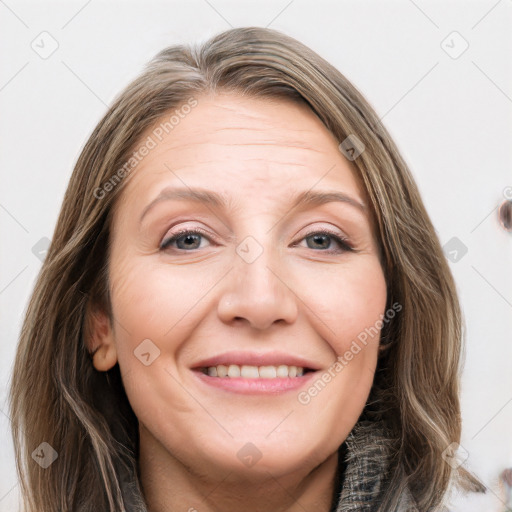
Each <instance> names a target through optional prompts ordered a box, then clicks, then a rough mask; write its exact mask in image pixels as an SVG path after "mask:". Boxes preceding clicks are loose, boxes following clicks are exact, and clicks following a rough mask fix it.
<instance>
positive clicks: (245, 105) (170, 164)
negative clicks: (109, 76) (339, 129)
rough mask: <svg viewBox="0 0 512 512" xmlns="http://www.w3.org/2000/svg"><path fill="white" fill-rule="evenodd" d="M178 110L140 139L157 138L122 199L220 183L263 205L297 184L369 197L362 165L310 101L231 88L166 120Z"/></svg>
mask: <svg viewBox="0 0 512 512" xmlns="http://www.w3.org/2000/svg"><path fill="white" fill-rule="evenodd" d="M171 115H172V112H171V113H170V114H169V115H167V114H166V115H165V116H163V117H162V118H161V119H160V120H159V121H158V122H156V123H155V124H154V125H153V126H152V127H150V128H149V129H148V130H146V132H145V133H144V134H143V135H142V137H141V138H140V140H141V141H147V140H149V139H151V141H152V143H151V146H153V147H152V149H151V150H150V151H149V153H148V154H147V155H146V156H145V157H144V158H143V159H142V160H141V162H140V163H139V164H138V165H137V167H136V169H135V170H134V172H133V175H132V176H131V177H130V180H129V183H127V184H126V185H127V186H126V187H125V190H123V193H122V197H121V200H120V202H121V203H126V202H127V201H128V200H130V201H129V202H131V199H133V198H136V197H137V198H144V200H149V199H150V198H151V197H152V196H154V195H155V194H156V193H157V192H158V191H159V190H160V189H161V188H162V186H163V185H166V186H168V185H179V186H201V187H206V188H213V189H216V190H218V191H219V192H221V193H223V194H224V195H226V196H231V195H243V196H245V197H247V198H252V199H256V198H257V199H258V200H259V201H262V202H264V200H265V199H269V200H270V199H272V198H274V199H275V198H276V192H278V191H283V190H288V191H289V190H290V187H292V188H295V187H297V190H298V191H303V190H305V189H310V188H312V187H315V186H317V185H318V186H319V187H320V188H324V189H325V188H326V187H331V188H333V187H334V188H336V189H338V190H343V191H344V192H347V193H352V195H354V196H355V197H357V198H359V199H360V200H361V201H364V196H365V194H364V190H363V187H362V184H361V181H360V179H359V178H358V175H357V171H356V169H355V167H354V166H353V164H352V163H351V162H349V161H348V160H346V159H345V158H344V156H343V155H342V154H341V152H340V151H339V149H338V144H339V142H338V141H337V140H336V139H335V137H334V136H333V135H332V134H331V133H330V132H329V131H328V130H327V128H326V127H325V126H324V124H323V123H322V122H321V121H320V119H318V117H317V116H316V115H315V114H314V113H313V112H312V111H311V109H309V108H308V107H307V106H306V105H304V104H299V103H297V102H293V101H291V100H284V99H269V98H254V97H243V96H240V95H237V94H234V93H229V94H226V93H225V94H217V95H211V96H200V97H198V98H197V106H196V107H195V108H193V109H191V110H190V112H189V113H188V114H186V115H182V116H180V117H179V122H178V123H177V124H173V125H170V124H167V125H166V124H165V122H166V121H168V120H169V118H170V117H171ZM175 119H178V117H176V116H175ZM162 127H163V128H164V129H162ZM135 149H137V145H136V147H135Z"/></svg>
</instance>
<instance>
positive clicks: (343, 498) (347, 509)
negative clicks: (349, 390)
mask: <svg viewBox="0 0 512 512" xmlns="http://www.w3.org/2000/svg"><path fill="white" fill-rule="evenodd" d="M345 443H346V450H345V453H344V458H345V461H346V467H345V469H344V472H343V477H342V484H341V488H339V489H337V492H336V502H335V507H334V508H333V509H332V510H333V511H335V512H377V511H379V512H381V509H379V506H380V503H381V499H382V492H383V491H384V490H385V485H386V480H385V477H386V475H387V473H388V466H389V461H390V457H391V455H392V454H391V450H390V439H389V436H388V435H387V434H386V431H385V430H384V429H383V428H382V427H381V426H380V425H379V424H378V423H375V422H370V421H365V420H360V421H359V422H358V423H357V424H356V425H355V427H354V428H353V429H352V431H351V432H350V434H349V435H348V437H347V439H346V441H345ZM383 512H418V508H417V507H416V505H415V504H414V499H413V497H412V495H411V494H410V492H409V491H408V490H406V491H405V492H404V493H402V495H401V496H400V498H399V500H398V504H397V506H396V508H394V509H393V510H386V511H383Z"/></svg>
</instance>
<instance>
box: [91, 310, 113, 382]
mask: <svg viewBox="0 0 512 512" xmlns="http://www.w3.org/2000/svg"><path fill="white" fill-rule="evenodd" d="M88 323H89V328H88V332H89V334H88V338H89V339H87V340H86V343H87V346H88V349H89V351H90V353H91V354H92V362H93V365H94V368H96V370H98V371H100V372H106V371H108V370H110V369H111V368H112V367H113V366H114V365H115V364H116V363H117V350H116V344H115V342H114V331H113V329H112V325H111V323H110V319H109V317H108V315H107V314H105V313H104V312H103V311H102V310H99V309H94V308H93V309H91V310H90V313H89V319H88Z"/></svg>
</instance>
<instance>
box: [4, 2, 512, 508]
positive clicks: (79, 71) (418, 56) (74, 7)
mask: <svg viewBox="0 0 512 512" xmlns="http://www.w3.org/2000/svg"><path fill="white" fill-rule="evenodd" d="M248 25H257V26H270V27H272V28H276V29H278V30H282V31H284V32H285V33H287V34H289V35H291V36H294V37H296V38H297V39H299V40H300V41H302V42H304V43H305V44H307V45H309V46H310V47H312V48H313V49H314V50H315V51H317V52H318V53H320V54H321V55H322V56H323V57H325V58H326V59H327V60H329V61H330V62H331V63H333V64H334V65H335V66H336V67H337V68H338V69H339V70H340V71H341V72H342V73H344V74H345V75H346V76H347V78H349V79H350V80H351V81H353V83H354V84H355V85H356V86H357V87H358V88H359V90H360V91H361V92H362V93H363V94H364V95H365V96H366V98H367V99H368V100H369V101H370V103H371V104H372V105H373V107H374V108H375V109H376V111H377V113H378V114H379V116H381V117H382V118H383V120H384V123H385V125H386V126H387V128H388V129H389V130H390V132H391V134H392V136H393V137H394V138H395V140H396V142H397V144H398V146H399V148H400V149H401V151H402V154H403V155H404V157H405V159H406V161H407V162H408V164H409V165H410V167H411V169H412V172H413V174H414V176H415V178H416V180H417V183H418V185H419V187H420V191H421V193H422V196H423V199H424V201H425V204H426V206H427V209H428V212H429V214H430V215H431V218H432V220H433V222H434V225H435V226H436V230H437V232H438V235H439V238H440V240H441V242H442V243H443V244H446V243H447V242H448V241H449V240H451V239H452V238H453V237H456V238H457V239H458V240H459V241H460V243H462V244H464V246H466V247H467V251H468V252H467V253H466V254H465V255H463V256H462V257H461V254H462V252H460V248H456V250H457V251H458V253H457V257H458V261H456V262H450V265H451V268H452V270H453V273H454V276H455V278H456V281H457V286H458V290H459V293H460V298H461V301H462V304H463V308H464V312H465V317H466V325H467V351H466V365H465V371H464V375H463V382H462V406H463V420H464V427H463V436H462V442H461V444H462V446H463V447H464V449H465V450H466V451H467V452H468V454H469V456H468V458H467V460H466V462H465V464H466V466H468V467H469V468H470V469H471V470H473V471H474V472H475V473H476V474H477V475H478V476H479V477H480V478H482V479H483V481H484V482H485V483H486V485H487V486H488V487H489V492H488V495H487V496H483V497H479V498H475V497H472V498H471V499H468V498H466V499H465V498H457V497H455V498H454V505H453V510H454V511H455V510H457V511H464V512H472V511H474V512H477V511H478V512H481V511H483V510H485V511H489V512H492V511H501V510H503V509H504V501H505V498H504V494H503V489H502V488H501V487H500V485H499V479H498V477H499V474H500V472H501V471H502V470H503V469H504V468H505V467H510V466H512V441H511V438H510V432H511V428H510V427H511V424H512V403H511V402H512V371H511V367H512V343H511V341H512V340H511V334H510V333H511V330H512V329H511V328H512V315H511V313H512V271H511V269H510V264H511V249H512V234H510V233H506V232H505V231H504V230H503V229H501V227H500V225H499V223H498V221H497V207H498V206H499V204H500V203H501V202H502V201H503V200H504V194H506V191H507V190H508V193H509V197H510V198H512V189H511V188H508V189H507V187H512V172H511V153H510V147H511V128H512V117H511V113H512V84H511V78H512V72H511V64H510V63H511V62H512V59H511V55H512V52H511V46H512V36H511V30H510V27H511V26H512V0H500V1H496V0H490V1H487V0H485V1H484V0H481V1H467V0H466V1H460V2H455V1H447V0H443V1H430V0H429V1H427V0H415V1H412V0H401V1H390V0H373V1H363V0H358V1H331V2H327V1H315V2H312V1H309V2H308V1H304V0H294V1H293V0H292V1H290V0H282V1H281V0H279V1H277V0H276V1H272V2H270V1H265V2H261V1H258V2H235V1H226V0H208V1H207V0H193V1H188V2H184V1H181V2H172V1H168V2H163V1H162V2H155V1H151V2H115V1H108V2H107V1H100V0H92V1H91V0H90V1H85V0H84V1H80V2H77V1H69V0H67V1H65V2H48V1H45V2H20V1H14V0H0V41H1V45H2V54H1V61H0V106H1V112H2V115H1V117H0V138H1V141H2V146H1V151H0V173H1V182H0V183H1V187H0V229H1V242H0V261H1V267H0V308H1V317H0V321H1V333H2V341H1V343H0V410H1V412H2V413H3V414H0V441H1V442H0V461H1V462H0V511H10V512H11V511H13V510H15V509H16V503H17V499H18V492H19V486H18V484H17V477H16V474H15V470H14V468H15V466H14V457H13V448H12V442H11V438H10V431H9V418H8V407H7V403H6V396H7V389H8V382H9V379H10V372H11V367H12V363H13V359H14V354H15V350H16V342H17V336H18V334H19V329H20V326H21V321H22V315H23V314H24V311H25V308H26V305H27V301H28V298H29V295H30V293H31V289H32V286H33V284H34V281H35V278H36V276H37V273H38V271H39V269H40V266H41V262H40V259H39V258H38V257H37V256H36V255H35V254H34V253H33V247H34V246H36V249H37V247H39V246H38V245H37V244H38V243H39V244H40V245H42V248H40V250H39V252H41V250H44V242H40V240H41V239H42V238H44V237H47V238H51V236H52V233H53V228H54V225H55V222H56V219H57V215H58V212H59V209H60V204H61V201H62V199H63V195H64V192H65V189H66V186H67V181H68V178H69V176H70V174H71V171H72V167H73V165H74V163H75V161H76V159H77V157H78V155H79V152H80V150H81V148H82V147H83V145H84V143H85V141H86V139H87V138H88V136H89V134H90V133H91V131H92V129H93V127H94V126H95V124H96V123H97V122H98V121H99V119H100V118H101V116H102V115H103V113H104V112H105V110H106V105H108V104H109V102H110V101H111V100H112V99H113V97H114V96H115V95H116V94H117V93H118V92H120V90H121V89H122V88H124V86H125V85H127V83H128V82H129V81H130V80H131V79H132V78H134V77H135V76H136V75H137V74H138V73H139V72H140V71H141V70H142V67H143V65H144V64H145V63H146V62H147V61H148V60H149V59H150V58H151V57H152V56H153V55H154V54H155V53H156V52H157V51H159V50H161V49H162V48H163V47H165V46H167V45H170V44H175V43H177V42H184V43H188V42H194V41H202V40H204V39H206V38H207V37H209V36H211V35H213V34H215V33H218V32H220V31H222V30H225V29H228V28H229V27H230V26H234V27H236V26H248ZM45 31H46V32H47V33H48V34H49V35H48V34H43V35H41V33H42V32H45ZM454 31H456V32H458V33H459V34H460V36H458V35H457V34H454V33H453V32H454ZM443 41H444V42H443ZM464 41H466V42H467V44H469V47H468V48H467V50H466V51H464V52H463V53H461V51H462V50H463V49H464V47H465V44H466V43H465V42H464ZM56 44H58V48H57V49H56V51H55V52H54V53H53V54H51V55H49V56H48V55H47V54H46V53H48V52H49V51H50V50H51V49H52V45H56ZM45 52H46V53H45ZM459 53H461V54H460V55H459ZM41 54H42V56H43V57H46V58H42V57H41V56H40V55H41ZM455 57H456V58H455ZM451 243H454V242H453V241H452V242H451ZM456 243H459V242H456ZM460 243H459V245H460ZM449 247H450V246H449ZM450 250H453V247H452V248H450ZM36 252H37V250H36ZM454 254H455V253H453V252H452V254H451V256H450V257H451V258H453V257H454ZM448 256H449V253H448V251H447V257H448ZM463 453H464V452H462V454H463Z"/></svg>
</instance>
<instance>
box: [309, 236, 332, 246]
mask: <svg viewBox="0 0 512 512" xmlns="http://www.w3.org/2000/svg"><path fill="white" fill-rule="evenodd" d="M319 239H320V240H322V239H323V241H324V242H325V241H326V240H327V242H328V237H327V235H314V236H313V240H314V241H315V243H320V245H322V242H321V241H320V242H318V241H319ZM323 246H324V247H323V248H325V249H327V248H328V247H329V243H327V245H326V244H325V243H324V244H323Z"/></svg>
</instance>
